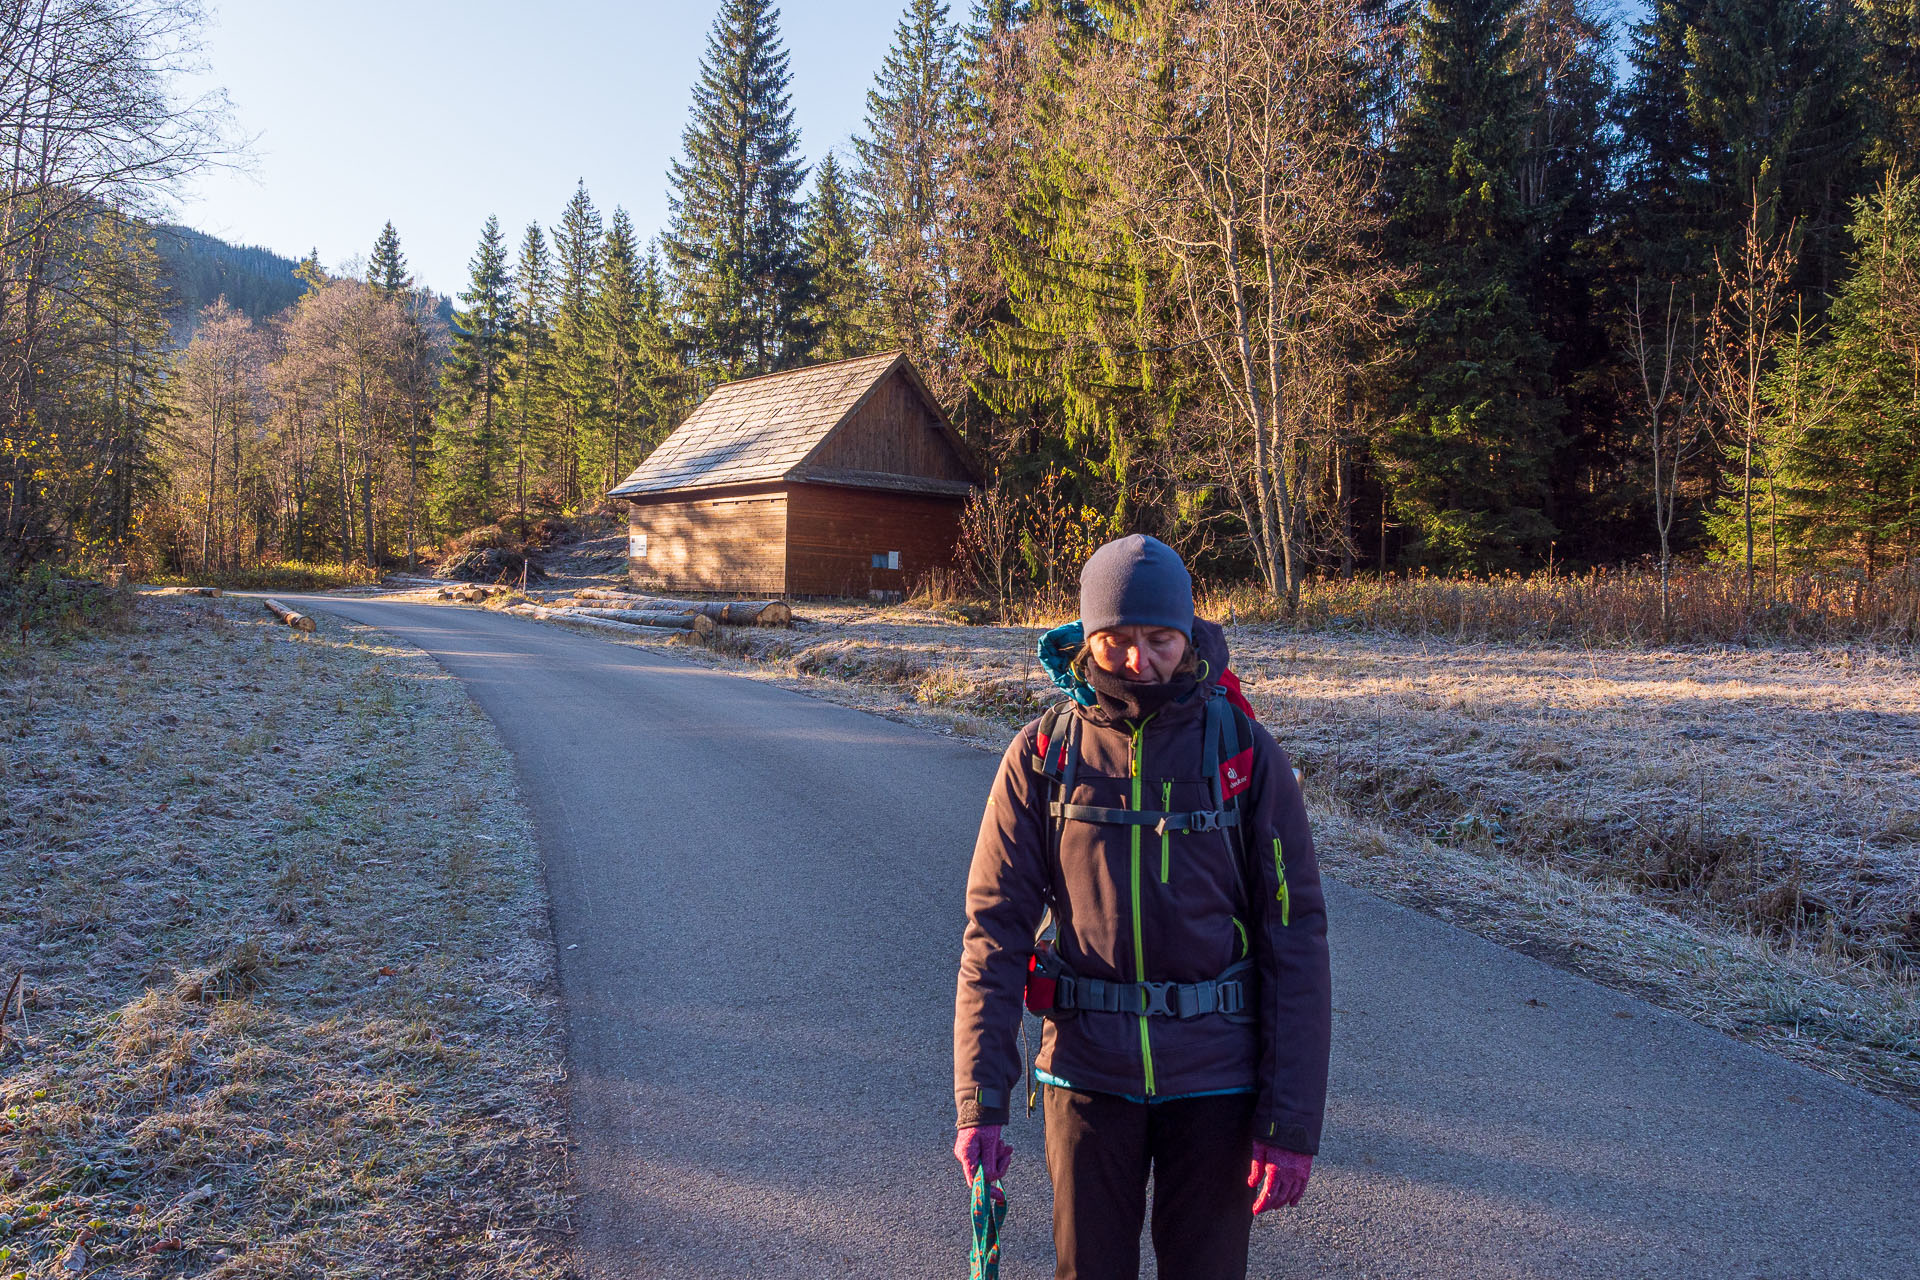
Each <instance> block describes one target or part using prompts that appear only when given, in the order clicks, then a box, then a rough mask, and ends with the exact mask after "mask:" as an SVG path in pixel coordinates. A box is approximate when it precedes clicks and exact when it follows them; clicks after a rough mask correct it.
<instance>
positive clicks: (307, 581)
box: [141, 560, 383, 591]
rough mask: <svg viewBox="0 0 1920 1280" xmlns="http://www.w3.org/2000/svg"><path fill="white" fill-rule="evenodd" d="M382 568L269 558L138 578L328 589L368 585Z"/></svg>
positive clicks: (171, 583)
mask: <svg viewBox="0 0 1920 1280" xmlns="http://www.w3.org/2000/svg"><path fill="white" fill-rule="evenodd" d="M382 572H383V570H380V569H369V568H367V567H366V566H365V565H359V564H336V563H334V562H332V561H327V562H324V563H323V562H319V561H312V560H268V561H262V562H261V563H258V564H250V565H247V566H245V567H244V568H239V569H234V570H231V571H219V570H216V571H214V572H212V573H200V572H198V571H193V572H188V573H174V574H169V573H163V572H158V571H156V572H154V573H151V574H148V575H146V576H144V577H142V578H141V581H143V582H146V583H148V584H149V585H152V586H168V587H175V586H179V587H209V586H211V587H225V588H227V589H228V590H230V591H331V590H333V589H335V588H338V587H361V586H368V585H370V584H372V583H375V582H378V581H380V577H381V574H382Z"/></svg>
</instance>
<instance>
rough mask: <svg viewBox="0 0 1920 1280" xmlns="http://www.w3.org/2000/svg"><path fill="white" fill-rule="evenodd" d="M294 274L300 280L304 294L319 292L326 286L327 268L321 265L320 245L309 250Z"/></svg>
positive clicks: (294, 270)
mask: <svg viewBox="0 0 1920 1280" xmlns="http://www.w3.org/2000/svg"><path fill="white" fill-rule="evenodd" d="M293 274H294V278H295V279H297V280H299V281H300V284H301V287H302V292H303V294H306V293H318V292H320V290H321V289H322V288H324V287H325V285H326V283H327V279H328V276H327V269H326V268H325V267H323V266H321V265H320V249H319V246H317V245H316V246H315V247H313V248H311V249H309V250H307V256H306V257H304V258H302V259H300V265H299V266H297V267H295V268H294V269H293Z"/></svg>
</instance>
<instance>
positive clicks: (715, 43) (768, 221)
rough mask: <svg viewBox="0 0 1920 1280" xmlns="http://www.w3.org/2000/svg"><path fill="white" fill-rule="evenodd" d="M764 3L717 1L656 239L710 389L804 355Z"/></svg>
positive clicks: (784, 75) (798, 270)
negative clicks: (664, 229)
mask: <svg viewBox="0 0 1920 1280" xmlns="http://www.w3.org/2000/svg"><path fill="white" fill-rule="evenodd" d="M777 19H778V11H777V10H775V9H774V7H773V5H772V3H771V0H726V3H725V4H724V5H723V6H722V8H721V10H720V13H719V16H717V17H716V18H715V19H714V23H713V30H712V31H711V33H710V34H709V35H708V37H707V49H706V53H705V55H704V56H703V57H702V58H701V62H700V79H699V82H698V83H697V84H696V85H695V86H694V92H693V111H692V120H691V122H690V123H689V124H688V126H687V129H686V132H685V134H684V135H683V136H682V146H683V149H684V151H683V155H682V157H681V158H680V159H678V160H676V161H674V163H673V166H672V171H671V179H672V187H673V191H672V194H671V196H670V198H669V200H670V206H671V212H672V228H671V230H670V232H669V233H668V235H667V236H666V237H665V246H666V251H667V260H668V262H669V264H670V266H671V268H672V272H673V288H674V293H675V301H676V304H677V306H678V309H679V311H680V315H681V317H682V320H683V323H684V325H685V328H686V330H687V338H688V342H689V344H690V347H691V352H692V357H693V361H694V364H695V366H696V368H698V369H699V370H700V372H701V373H702V375H703V376H704V377H706V378H707V379H709V380H724V379H727V378H735V377H741V376H744V375H748V374H755V373H767V372H771V371H773V370H776V369H784V368H788V367H790V366H792V365H794V364H796V363H798V362H799V361H801V360H803V359H805V357H806V354H807V349H808V343H807V341H806V332H805V328H806V322H805V319H804V316H803V314H802V313H803V311H804V309H805V306H806V302H807V296H808V282H807V268H806V258H805V251H804V246H803V245H802V243H801V209H800V204H799V195H800V188H801V184H802V182H803V181H804V180H805V178H806V170H805V167H804V166H803V165H802V164H801V162H800V135H799V131H798V129H797V128H796V127H795V125H794V121H793V108H792V106H791V103H790V99H789V95H788V91H787V86H788V83H789V81H790V79H791V77H790V74H789V72H788V69H787V53H786V50H785V49H784V48H783V47H782V45H781V41H780V32H779V28H778V25H777Z"/></svg>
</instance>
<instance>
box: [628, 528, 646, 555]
mask: <svg viewBox="0 0 1920 1280" xmlns="http://www.w3.org/2000/svg"><path fill="white" fill-rule="evenodd" d="M627 554H628V555H629V556H631V557H633V558H634V559H635V560H645V559H646V558H647V535H646V534H644V533H635V534H629V535H628V537H627Z"/></svg>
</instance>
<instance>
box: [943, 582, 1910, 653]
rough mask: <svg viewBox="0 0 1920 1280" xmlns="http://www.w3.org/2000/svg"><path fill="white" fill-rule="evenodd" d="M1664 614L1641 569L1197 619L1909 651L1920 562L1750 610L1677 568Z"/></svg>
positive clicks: (1013, 613)
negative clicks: (1855, 645)
mask: <svg viewBox="0 0 1920 1280" xmlns="http://www.w3.org/2000/svg"><path fill="white" fill-rule="evenodd" d="M1670 596H1671V599H1670V605H1671V610H1670V614H1669V616H1668V618H1667V620H1666V621H1665V622H1664V623H1663V622H1662V620H1661V617H1660V576H1659V574H1658V573H1656V572H1653V571H1650V570H1646V569H1632V570H1627V571H1624V572H1622V571H1618V570H1605V569H1596V570H1593V571H1591V572H1588V573H1579V574H1568V573H1545V572H1541V573H1531V574H1517V573H1509V574H1502V575H1500V576H1498V577H1493V578H1437V577H1431V576H1428V575H1426V574H1415V575H1411V576H1398V575H1395V576H1389V577H1386V578H1377V577H1370V576H1363V577H1356V578H1354V579H1353V580H1352V581H1343V580H1341V579H1339V578H1312V579H1309V580H1308V581H1307V582H1306V584H1305V585H1304V587H1303V589H1302V591H1301V596H1300V607H1299V609H1298V610H1297V611H1296V612H1295V613H1293V614H1292V615H1291V616H1287V615H1286V614H1285V612H1284V611H1283V610H1282V609H1281V608H1280V606H1279V605H1278V604H1276V603H1275V601H1274V600H1273V598H1272V597H1271V596H1269V595H1268V594H1267V593H1266V592H1265V591H1264V590H1262V589H1259V588H1257V587H1253V586H1247V585H1213V586H1210V587H1208V586H1203V588H1202V592H1201V601H1200V612H1201V613H1202V614H1203V615H1204V616H1206V617H1210V618H1234V619H1237V620H1239V621H1241V622H1251V623H1266V624H1272V625H1275V626H1283V627H1285V628H1287V629H1288V630H1291V631H1296V632H1301V633H1308V634H1317V635H1385V636H1402V637H1415V638H1430V639H1435V640H1449V641H1453V642H1455V643H1470V642H1488V641H1514V642H1519V643H1527V644H1536V643H1543V642H1554V641H1558V642H1565V643H1574V644H1588V645H1595V646H1605V647H1609V648H1612V647H1620V646H1628V647H1659V646H1663V645H1670V644H1763V643H1775V642H1786V643H1792V644H1805V643H1845V642H1865V643H1871V644H1876V645H1884V646H1892V647H1905V648H1910V647H1912V646H1913V645H1914V644H1916V643H1920V566H1916V567H1914V568H1910V569H1908V570H1906V571H1901V570H1899V569H1894V570H1892V571H1889V572H1886V573H1883V574H1882V575H1880V576H1879V577H1878V578H1877V579H1876V580H1875V581H1873V582H1866V581H1864V580H1863V579H1861V578H1860V577H1858V576H1857V575H1851V574H1846V573H1793V574H1783V575H1781V576H1780V577H1779V579H1778V580H1777V582H1776V581H1774V580H1772V579H1770V577H1769V576H1768V575H1767V574H1765V573H1762V574H1760V575H1759V577H1758V592H1757V604H1756V607H1754V608H1752V609H1749V608H1748V607H1747V594H1746V576H1745V574H1744V573H1743V572H1741V571H1740V570H1738V569H1737V568H1731V567H1722V566H1717V565H1707V566H1701V565H1677V566H1675V568H1674V572H1673V578H1672V582H1671V589H1670ZM916 603H919V604H923V605H926V606H929V607H931V608H933V609H935V610H936V611H937V612H939V613H941V614H943V615H945V616H949V617H952V618H953V619H954V620H956V621H959V620H964V621H968V622H977V621H980V620H982V619H983V618H984V617H985V616H986V615H987V614H988V613H989V612H990V610H988V609H987V608H986V606H984V605H981V604H979V603H978V602H977V601H976V602H968V601H966V600H963V599H957V598H954V597H953V596H952V595H951V594H950V593H949V592H947V591H946V590H944V589H943V584H933V585H932V586H931V587H930V588H929V589H928V590H925V591H923V592H922V593H921V595H920V596H918V597H916ZM1077 611H1078V604H1077V602H1076V601H1075V600H1074V599H1072V598H1071V597H1070V596H1066V595H1056V596H1055V597H1052V598H1048V597H1045V596H1042V597H1036V598H1033V599H1028V600H1022V601H1018V602H1014V603H1012V604H1010V605H1009V606H1008V608H1007V609H1005V610H1004V611H1002V612H1003V613H1004V615H1005V618H1006V620H1007V621H1009V622H1013V623H1015V624H1017V625H1019V626H1023V627H1041V626H1050V625H1053V624H1055V623H1059V622H1065V621H1067V620H1069V619H1071V618H1073V617H1074V616H1075V615H1076V613H1077Z"/></svg>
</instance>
